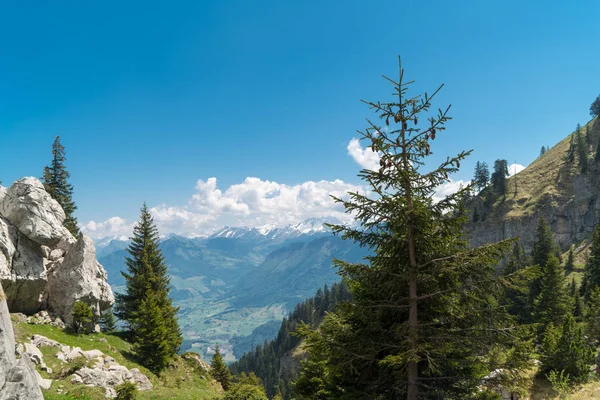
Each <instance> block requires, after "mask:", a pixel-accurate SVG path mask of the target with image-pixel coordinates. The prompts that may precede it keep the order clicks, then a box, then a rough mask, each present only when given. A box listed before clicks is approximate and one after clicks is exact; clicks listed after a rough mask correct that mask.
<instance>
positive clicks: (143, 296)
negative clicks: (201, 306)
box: [115, 204, 182, 372]
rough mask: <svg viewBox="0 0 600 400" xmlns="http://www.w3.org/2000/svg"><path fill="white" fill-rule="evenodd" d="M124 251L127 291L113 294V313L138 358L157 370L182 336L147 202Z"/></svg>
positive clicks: (175, 350)
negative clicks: (127, 333)
mask: <svg viewBox="0 0 600 400" xmlns="http://www.w3.org/2000/svg"><path fill="white" fill-rule="evenodd" d="M127 252H128V253H129V257H127V258H126V259H125V263H126V265H127V272H121V273H122V275H123V276H124V277H125V282H126V292H125V293H123V294H117V295H116V298H117V306H116V312H115V314H116V315H117V316H118V317H119V318H120V319H121V320H123V321H125V322H126V324H127V325H128V328H129V330H130V332H131V335H132V339H133V341H134V345H135V346H134V349H135V350H136V352H137V354H138V355H139V356H140V358H141V359H142V360H143V361H144V360H147V363H148V364H147V366H148V367H149V368H151V369H152V370H153V371H155V372H160V371H161V370H162V369H164V368H165V367H166V366H167V365H168V360H169V358H171V357H172V356H174V355H175V354H176V353H177V351H179V348H180V346H181V343H182V337H181V330H180V328H179V325H178V323H177V316H176V314H177V312H178V311H179V308H176V307H174V306H173V304H172V301H171V299H170V298H169V291H170V287H169V284H170V279H169V277H168V276H167V266H166V264H165V261H164V258H163V256H162V252H161V250H160V249H159V234H158V229H157V228H156V226H155V225H154V221H153V219H152V215H151V214H150V211H149V210H148V207H147V206H146V204H144V205H143V207H142V210H141V215H140V221H139V222H138V224H137V225H136V226H135V227H134V230H133V237H132V238H131V244H130V245H129V247H128V248H127ZM150 353H154V354H150Z"/></svg>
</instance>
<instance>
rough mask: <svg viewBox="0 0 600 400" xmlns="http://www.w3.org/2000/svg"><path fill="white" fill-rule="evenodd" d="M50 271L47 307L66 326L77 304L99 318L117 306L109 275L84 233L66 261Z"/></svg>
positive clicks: (60, 261)
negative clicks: (83, 306)
mask: <svg viewBox="0 0 600 400" xmlns="http://www.w3.org/2000/svg"><path fill="white" fill-rule="evenodd" d="M50 264H51V266H50V268H49V269H48V286H47V292H48V306H49V308H50V309H52V310H53V311H54V312H55V313H57V314H58V315H61V316H63V318H64V321H65V323H67V324H70V323H71V322H72V320H73V318H72V316H71V313H72V311H73V306H74V305H75V302H76V301H78V300H79V301H83V302H85V303H87V304H88V305H90V306H91V307H92V310H94V311H95V312H96V313H97V314H98V313H99V310H105V309H107V308H109V307H110V306H111V304H112V303H114V296H113V293H112V290H111V289H110V286H109V285H108V282H107V279H108V277H107V275H106V271H105V270H104V268H103V267H102V265H100V263H98V261H96V248H95V247H94V242H93V241H92V239H90V238H89V237H88V236H85V235H84V234H83V233H80V234H79V238H78V239H77V242H76V243H75V244H74V245H73V246H72V247H71V249H70V250H69V251H68V252H67V253H66V255H65V256H64V258H59V259H58V260H57V261H54V262H51V263H50Z"/></svg>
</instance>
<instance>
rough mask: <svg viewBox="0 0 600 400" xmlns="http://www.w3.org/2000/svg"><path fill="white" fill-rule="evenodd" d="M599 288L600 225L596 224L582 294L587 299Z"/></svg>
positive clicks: (582, 283) (584, 274)
mask: <svg viewBox="0 0 600 400" xmlns="http://www.w3.org/2000/svg"><path fill="white" fill-rule="evenodd" d="M597 287H600V224H596V226H595V227H594V232H593V234H592V245H591V246H590V254H589V257H588V259H587V262H586V264H585V271H584V273H583V280H582V282H581V289H582V294H583V295H584V296H585V298H586V299H587V298H589V296H590V294H591V293H592V291H594V289H595V288H597Z"/></svg>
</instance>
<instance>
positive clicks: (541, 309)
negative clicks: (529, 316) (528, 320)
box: [535, 255, 572, 326]
mask: <svg viewBox="0 0 600 400" xmlns="http://www.w3.org/2000/svg"><path fill="white" fill-rule="evenodd" d="M571 301H572V300H571V298H570V296H569V288H568V287H567V279H566V277H565V270H564V269H563V267H561V265H560V263H559V262H558V259H557V258H556V257H555V256H554V255H551V256H550V257H549V258H548V261H547V262H546V266H545V268H544V274H543V275H542V277H541V281H540V294H539V296H538V297H537V299H536V301H535V313H536V320H537V321H538V322H541V323H543V324H544V325H547V324H548V323H550V322H552V323H553V324H554V325H555V326H559V325H560V324H562V322H563V319H564V317H565V315H567V313H569V311H570V310H571V304H572V303H571Z"/></svg>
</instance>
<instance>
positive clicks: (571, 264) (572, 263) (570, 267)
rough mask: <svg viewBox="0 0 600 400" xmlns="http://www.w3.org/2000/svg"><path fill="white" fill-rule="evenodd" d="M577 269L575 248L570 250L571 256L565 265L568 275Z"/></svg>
mask: <svg viewBox="0 0 600 400" xmlns="http://www.w3.org/2000/svg"><path fill="white" fill-rule="evenodd" d="M574 268H575V254H574V253H573V246H571V247H570V248H569V255H568V256H567V262H566V263H565V271H566V272H567V273H569V272H572V271H573V269H574Z"/></svg>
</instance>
